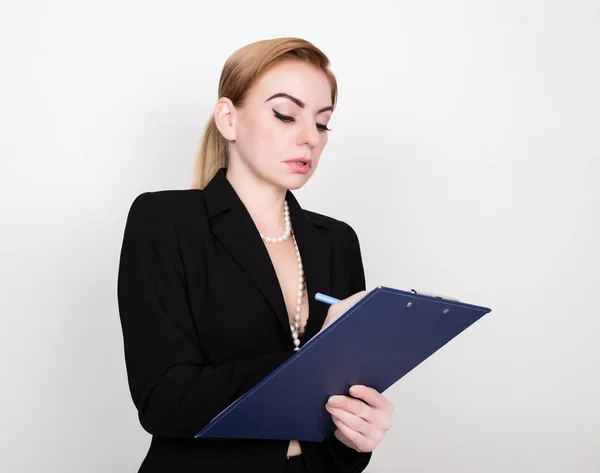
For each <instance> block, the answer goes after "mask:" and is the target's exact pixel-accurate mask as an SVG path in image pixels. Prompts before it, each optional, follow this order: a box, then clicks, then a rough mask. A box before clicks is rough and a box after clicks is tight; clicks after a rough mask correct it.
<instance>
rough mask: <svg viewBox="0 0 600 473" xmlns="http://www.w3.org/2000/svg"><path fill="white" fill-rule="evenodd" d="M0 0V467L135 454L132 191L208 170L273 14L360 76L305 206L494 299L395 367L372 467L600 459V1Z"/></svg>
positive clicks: (349, 79)
mask: <svg viewBox="0 0 600 473" xmlns="http://www.w3.org/2000/svg"><path fill="white" fill-rule="evenodd" d="M0 9H1V10H0V35H1V37H0V40H1V41H0V48H1V52H2V61H1V64H0V72H1V73H0V86H1V87H0V99H1V102H0V103H1V105H0V125H1V132H0V172H1V174H0V176H1V177H0V188H1V190H0V192H1V194H0V211H1V217H2V218H1V227H2V231H1V232H0V252H1V253H0V258H1V259H0V271H1V272H0V277H1V280H0V283H1V286H0V287H1V297H0V315H1V317H2V319H1V326H0V355H1V356H0V368H1V374H2V375H1V378H0V383H1V391H0V396H1V399H2V402H1V404H0V406H1V407H0V419H1V420H0V449H1V452H0V471H3V472H34V471H35V472H37V471H44V472H61V473H70V472H107V471H110V472H133V471H137V468H138V466H139V464H140V463H141V461H142V459H143V456H144V455H145V453H146V450H147V448H148V444H149V440H150V436H149V435H148V434H146V432H145V431H143V429H142V428H141V427H140V426H139V424H138V422H137V417H136V412H135V408H134V406H133V403H132V402H131V399H130V396H129V392H128V387H127V380H126V374H125V367H124V360H123V353H122V338H121V331H120V325H119V318H118V311H117V302H116V275H117V267H118V257H119V251H120V245H121V241H122V234H123V229H124V223H125V218H126V214H127V210H128V208H129V205H130V204H131V202H132V200H133V198H134V197H135V196H136V195H138V194H139V193H140V192H143V191H147V190H160V189H168V188H171V189H183V188H187V187H189V183H190V180H191V172H192V166H193V160H194V155H195V153H196V151H197V147H198V142H199V139H200V136H201V132H202V129H203V127H204V124H205V123H206V120H207V119H208V117H209V116H210V114H211V113H212V108H213V105H214V102H215V100H216V98H217V97H216V91H217V82H218V77H219V74H220V71H221V67H222V65H223V63H224V62H225V60H226V58H227V57H228V56H229V54H231V53H232V52H233V51H234V50H235V49H237V48H239V47H241V46H243V45H245V44H247V43H249V42H252V41H255V40H259V39H265V38H271V37H276V36H300V37H304V38H306V39H308V40H310V41H312V42H314V43H315V44H316V45H317V46H318V47H320V48H321V49H323V51H324V52H325V53H326V54H327V55H328V56H329V57H330V58H331V61H332V68H333V71H334V72H335V73H336V74H337V77H338V80H339V86H340V99H339V106H338V109H337V110H336V112H335V114H334V118H333V120H332V121H331V128H332V129H333V131H332V132H331V134H330V142H329V145H328V147H327V148H326V150H325V152H324V154H323V156H322V161H321V164H320V167H319V170H318V172H317V174H316V175H315V176H314V178H313V180H311V181H310V182H309V184H308V185H307V186H306V187H305V188H303V189H301V190H299V191H298V192H297V193H296V195H297V197H298V198H299V200H300V202H301V203H302V205H303V206H304V207H306V208H309V209H312V210H315V211H318V212H321V213H325V214H328V215H331V216H334V217H336V218H339V219H342V220H345V221H347V222H348V223H350V224H351V225H352V226H353V227H354V228H355V229H356V231H357V233H358V235H359V238H360V241H361V244H362V249H363V257H364V261H365V267H366V272H367V279H368V285H369V287H371V288H372V287H374V286H377V285H380V284H381V285H388V286H395V287H399V288H404V289H409V288H417V289H422V290H426V291H432V292H438V293H441V294H447V295H452V296H455V297H458V298H460V299H461V300H465V301H468V302H471V303H475V304H481V305H486V306H489V307H491V308H492V309H493V312H492V313H491V314H490V315H488V316H486V317H484V319H482V320H481V321H480V322H478V323H477V324H475V325H474V326H473V327H471V328H470V329H469V330H467V331H466V332H465V333H464V334H462V335H461V336H460V337H459V338H457V339H456V340H454V341H453V342H452V343H450V344H449V345H448V346H446V347H445V348H444V349H443V350H441V351H440V352H438V353H437V354H436V355H435V356H433V357H432V358H430V359H429V360H427V361H426V362H425V363H423V364H422V365H421V366H420V367H419V368H418V369H416V370H415V371H413V372H411V373H410V374H409V375H407V376H406V377H405V378H404V379H402V380H401V381H400V382H398V383H397V384H395V385H394V386H393V387H392V388H390V389H389V390H388V391H387V392H386V395H387V396H389V398H390V399H391V400H392V401H393V402H394V404H395V406H396V413H395V415H394V419H393V420H394V426H393V428H392V430H391V431H390V432H389V433H388V435H387V437H386V439H385V440H384V442H383V443H382V444H380V446H379V447H378V449H377V450H376V452H375V455H374V457H373V460H372V462H371V464H370V466H369V467H368V469H367V471H368V472H371V473H384V472H456V473H459V472H460V473H465V472H482V471H483V472H507V471H511V472H538V471H539V472H545V473H548V472H598V471H600V406H599V402H598V399H600V381H599V374H600V346H599V343H598V340H599V336H600V322H599V319H600V304H599V303H598V296H599V295H600V290H599V286H600V277H599V268H600V266H599V263H600V257H599V256H600V251H599V249H598V242H599V241H600V222H599V220H600V202H599V200H600V190H599V189H598V180H599V177H600V165H599V159H600V145H599V136H598V135H599V130H600V87H599V84H600V2H598V1H597V0H596V1H583V0H580V1H572V0H571V1H534V0H526V1H524V0H520V1H516V0H513V1H506V0H494V1H478V0H457V1H452V2H444V1H421V2H410V1H389V2H383V1H369V2H334V1H319V2H312V1H302V2H281V1H277V2H267V1H263V2H258V3H257V2H232V1H229V2H215V1H212V2H201V1H173V0H171V1H169V2H166V1H165V2H156V1H148V0H145V1H133V0H119V1H115V0H111V1H106V0H105V1H103V2H81V1H79V2H76V1H66V0H60V1H59V0H56V1H54V2H43V1H41V0H40V1H33V0H30V1H16V0H8V1H7V0H5V1H3V2H2V6H1V7H0Z"/></svg>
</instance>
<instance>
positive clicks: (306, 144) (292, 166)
mask: <svg viewBox="0 0 600 473" xmlns="http://www.w3.org/2000/svg"><path fill="white" fill-rule="evenodd" d="M331 106H332V103H331V87H330V85H329V80H328V79H327V76H326V75H325V73H323V72H322V71H320V70H318V69H317V68H315V67H313V66H311V65H309V64H306V63H302V62H299V61H287V62H283V63H280V64H277V65H276V66H274V67H273V68H271V69H270V70H269V71H267V72H266V73H264V74H263V75H262V76H261V77H260V78H259V80H258V81H257V82H256V83H255V84H254V85H253V86H252V88H251V89H249V90H248V93H247V95H246V98H245V100H244V103H243V104H242V105H241V106H240V107H235V109H234V111H233V112H232V118H231V119H232V121H231V123H232V127H231V128H232V130H231V131H232V133H234V134H235V137H234V138H233V139H234V141H231V140H230V165H231V166H236V165H241V166H242V167H243V168H245V169H247V170H248V171H250V172H252V173H254V174H255V175H256V176H258V177H259V178H260V179H261V180H264V181H266V182H268V183H270V184H273V185H275V186H278V187H281V188H284V189H292V190H293V189H297V188H299V187H301V186H303V185H304V184H305V183H306V182H307V181H308V180H309V179H310V178H311V176H312V175H313V173H314V172H315V170H316V169H317V166H318V164H319V158H320V157H321V152H322V151H323V148H324V147H325V145H326V144H327V133H328V129H327V124H328V122H329V120H330V119H331V114H332V110H331ZM235 160H238V161H239V162H237V163H236V162H234V161H235Z"/></svg>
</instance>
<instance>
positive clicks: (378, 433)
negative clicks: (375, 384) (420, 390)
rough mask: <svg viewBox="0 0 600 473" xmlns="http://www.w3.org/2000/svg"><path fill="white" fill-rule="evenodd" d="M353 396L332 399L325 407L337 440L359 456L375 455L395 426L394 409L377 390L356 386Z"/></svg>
mask: <svg viewBox="0 0 600 473" xmlns="http://www.w3.org/2000/svg"><path fill="white" fill-rule="evenodd" d="M350 394H351V396H352V397H350V396H331V397H330V398H329V400H328V402H327V404H326V405H325V408H326V409H327V411H328V412H329V413H330V414H331V416H332V418H333V422H334V423H335V425H336V427H337V430H336V431H335V436H336V437H337V439H338V440H339V441H340V442H342V443H343V444H344V445H346V446H347V447H350V448H353V449H354V450H356V451H357V452H372V451H373V450H375V447H376V446H377V445H378V444H379V442H381V441H382V440H383V437H384V435H385V433H386V432H387V431H388V430H389V429H390V428H391V426H392V414H393V412H394V405H393V404H392V403H391V402H390V401H388V400H387V399H386V397H385V396H383V395H382V394H380V393H379V392H377V391H376V390H375V389H373V388H369V387H367V386H362V385H355V386H352V387H351V388H350Z"/></svg>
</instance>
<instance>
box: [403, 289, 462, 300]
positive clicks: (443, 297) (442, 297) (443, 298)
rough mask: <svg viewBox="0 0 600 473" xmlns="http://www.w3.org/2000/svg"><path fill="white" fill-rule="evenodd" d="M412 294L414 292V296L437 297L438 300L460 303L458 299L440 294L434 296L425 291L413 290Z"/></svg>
mask: <svg viewBox="0 0 600 473" xmlns="http://www.w3.org/2000/svg"><path fill="white" fill-rule="evenodd" d="M410 292H412V293H413V294H419V295H422V296H429V297H435V298H436V299H442V300H446V301H455V302H460V301H459V300H458V299H457V298H456V297H449V296H441V295H439V294H434V293H432V292H423V291H418V292H417V291H416V290H415V289H411V290H410Z"/></svg>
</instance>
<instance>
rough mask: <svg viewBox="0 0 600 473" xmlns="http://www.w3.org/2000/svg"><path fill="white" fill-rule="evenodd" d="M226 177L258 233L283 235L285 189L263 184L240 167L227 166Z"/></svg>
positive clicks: (252, 174) (263, 182) (262, 181)
mask: <svg viewBox="0 0 600 473" xmlns="http://www.w3.org/2000/svg"><path fill="white" fill-rule="evenodd" d="M226 177H227V180H228V181H229V182H230V184H231V186H232V187H233V188H234V189H235V192H236V194H237V195H238V196H239V198H240V200H241V201H242V202H243V204H244V206H245V207H246V209H247V210H248V213H249V214H250V216H251V217H252V220H253V221H254V224H255V225H256V226H257V227H258V230H259V231H260V232H262V233H264V234H267V235H278V234H280V233H283V230H284V228H285V227H284V221H283V203H284V201H285V194H286V189H282V188H280V187H277V186H273V185H272V184H269V183H267V182H265V181H264V180H262V179H260V178H259V177H258V176H256V175H255V174H254V173H252V172H251V171H249V170H246V169H244V168H242V166H229V167H228V168H227V173H226Z"/></svg>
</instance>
